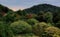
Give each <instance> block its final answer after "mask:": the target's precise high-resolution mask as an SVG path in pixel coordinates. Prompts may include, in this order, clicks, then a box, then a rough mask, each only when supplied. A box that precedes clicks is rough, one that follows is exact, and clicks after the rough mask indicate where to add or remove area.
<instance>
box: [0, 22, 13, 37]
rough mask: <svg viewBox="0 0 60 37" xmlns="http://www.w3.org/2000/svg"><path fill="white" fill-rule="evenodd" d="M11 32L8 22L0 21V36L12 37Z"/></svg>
mask: <svg viewBox="0 0 60 37" xmlns="http://www.w3.org/2000/svg"><path fill="white" fill-rule="evenodd" d="M13 35H14V34H13V32H12V30H11V28H10V27H9V25H8V24H6V23H5V22H2V21H0V37H13Z"/></svg>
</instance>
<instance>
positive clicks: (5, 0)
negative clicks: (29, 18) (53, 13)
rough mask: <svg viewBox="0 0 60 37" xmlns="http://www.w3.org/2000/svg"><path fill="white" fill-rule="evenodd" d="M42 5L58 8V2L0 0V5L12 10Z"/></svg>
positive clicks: (57, 0) (56, 0) (50, 0)
mask: <svg viewBox="0 0 60 37" xmlns="http://www.w3.org/2000/svg"><path fill="white" fill-rule="evenodd" d="M42 3H47V4H52V5H56V6H59V7H60V0H0V4H2V5H4V6H7V7H9V8H10V9H13V10H18V9H25V8H29V7H31V6H33V5H37V4H42Z"/></svg>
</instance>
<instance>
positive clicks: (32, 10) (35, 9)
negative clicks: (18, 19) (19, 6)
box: [23, 4, 60, 13]
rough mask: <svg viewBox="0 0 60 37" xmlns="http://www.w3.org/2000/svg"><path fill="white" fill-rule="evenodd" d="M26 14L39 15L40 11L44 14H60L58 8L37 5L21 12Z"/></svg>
mask: <svg viewBox="0 0 60 37" xmlns="http://www.w3.org/2000/svg"><path fill="white" fill-rule="evenodd" d="M23 11H25V12H27V13H39V12H40V11H44V12H54V13H56V12H60V7H57V6H53V5H50V4H39V5H35V6H33V7H31V8H28V9H25V10H23Z"/></svg>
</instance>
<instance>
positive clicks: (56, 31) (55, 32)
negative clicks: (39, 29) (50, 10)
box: [45, 26, 60, 37]
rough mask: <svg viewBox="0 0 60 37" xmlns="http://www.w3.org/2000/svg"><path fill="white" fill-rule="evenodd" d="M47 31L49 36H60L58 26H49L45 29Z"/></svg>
mask: <svg viewBox="0 0 60 37" xmlns="http://www.w3.org/2000/svg"><path fill="white" fill-rule="evenodd" d="M45 32H46V33H47V35H48V36H52V37H59V36H60V29H59V28H57V27H52V26H51V27H48V28H46V29H45Z"/></svg>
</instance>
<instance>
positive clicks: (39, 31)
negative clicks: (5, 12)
mask: <svg viewBox="0 0 60 37" xmlns="http://www.w3.org/2000/svg"><path fill="white" fill-rule="evenodd" d="M47 27H49V25H48V24H47V23H45V22H40V23H37V24H35V25H34V27H33V32H34V33H35V34H36V35H38V36H41V37H43V36H42V35H43V34H44V33H45V29H46V28H47ZM44 35H45V34H44Z"/></svg>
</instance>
